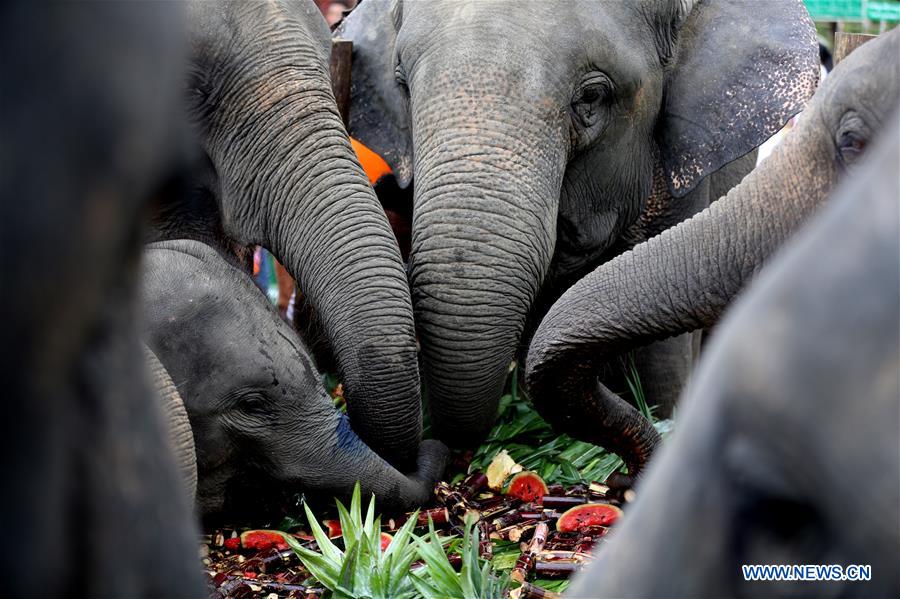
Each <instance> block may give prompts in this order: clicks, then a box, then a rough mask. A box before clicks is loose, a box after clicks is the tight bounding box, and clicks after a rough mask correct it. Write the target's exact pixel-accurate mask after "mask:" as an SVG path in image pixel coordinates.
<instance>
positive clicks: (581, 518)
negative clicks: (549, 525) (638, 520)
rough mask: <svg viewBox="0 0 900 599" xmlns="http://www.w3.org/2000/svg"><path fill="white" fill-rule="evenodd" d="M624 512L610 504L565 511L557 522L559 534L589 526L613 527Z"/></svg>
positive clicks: (580, 506) (583, 506)
mask: <svg viewBox="0 0 900 599" xmlns="http://www.w3.org/2000/svg"><path fill="white" fill-rule="evenodd" d="M621 515H622V510H620V509H619V508H617V507H616V506H614V505H609V504H608V503H585V504H583V505H576V506H575V507H573V508H571V509H569V510H567V511H565V512H564V513H563V515H562V516H560V517H559V520H557V521H556V530H558V531H559V532H575V531H578V530H582V529H585V528H587V527H589V526H611V525H612V524H613V523H614V522H615V521H616V520H618V519H619V516H621Z"/></svg>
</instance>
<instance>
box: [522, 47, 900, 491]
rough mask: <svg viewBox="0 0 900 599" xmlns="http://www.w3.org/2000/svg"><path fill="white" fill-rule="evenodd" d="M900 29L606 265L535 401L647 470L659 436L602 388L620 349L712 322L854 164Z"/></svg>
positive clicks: (537, 343) (543, 351)
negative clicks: (754, 154) (750, 164)
mask: <svg viewBox="0 0 900 599" xmlns="http://www.w3.org/2000/svg"><path fill="white" fill-rule="evenodd" d="M898 51H900V31H892V32H890V33H888V34H885V35H884V36H882V37H881V38H879V39H876V40H874V41H872V42H869V43H867V44H866V45H864V46H862V47H861V48H859V49H858V50H856V51H855V52H854V53H853V54H851V55H850V56H848V57H847V58H846V60H844V61H843V62H842V63H840V64H839V65H838V66H837V67H836V68H835V69H834V71H833V72H832V73H831V75H830V76H829V77H828V78H827V79H826V80H825V82H824V83H823V85H822V87H821V88H820V89H819V91H818V92H817V93H816V95H815V96H814V97H813V99H812V101H811V102H810V105H809V107H808V108H807V110H806V111H805V112H804V113H803V114H802V115H801V116H800V119H799V123H798V124H797V125H796V126H795V127H794V129H793V130H791V132H790V133H789V134H788V135H786V137H785V139H784V140H783V141H782V143H781V144H780V145H779V146H778V147H777V148H776V149H775V151H774V152H773V153H772V155H771V156H769V157H768V158H767V159H766V160H765V161H764V162H763V163H762V164H760V166H758V167H757V168H756V170H754V171H753V172H752V173H751V174H750V175H749V176H748V177H747V178H745V179H744V180H743V181H742V182H741V184H740V185H738V186H737V187H735V188H734V189H732V190H731V191H730V192H729V193H728V195H727V196H726V197H724V198H722V199H720V200H718V201H716V202H715V203H714V204H712V205H711V206H710V207H709V208H708V209H707V210H705V211H703V212H701V213H700V214H699V215H697V216H695V217H693V218H692V219H691V220H689V221H686V222H684V223H681V224H679V225H678V226H676V227H673V228H671V229H669V230H667V231H665V232H663V233H661V234H660V235H658V236H657V237H654V238H653V239H650V240H649V241H647V242H646V243H643V244H641V245H638V246H636V247H635V248H634V249H633V250H631V251H630V252H628V253H625V254H623V255H621V256H619V257H617V258H616V259H614V260H612V261H610V262H607V263H606V264H603V265H601V266H600V267H598V268H597V269H596V270H595V271H594V272H592V273H591V274H590V275H588V276H586V277H584V278H583V279H582V280H580V281H579V282H578V283H577V284H575V285H573V286H572V287H571V288H570V289H569V290H568V291H567V292H566V293H565V294H564V295H563V296H562V297H561V298H560V299H559V301H557V302H556V304H554V306H553V307H552V308H551V310H550V311H549V312H548V313H547V315H546V317H545V318H544V320H543V321H542V322H541V325H540V327H539V328H538V330H537V332H536V333H535V336H534V338H533V340H532V344H531V348H530V351H529V354H528V362H527V373H526V379H527V383H528V388H529V390H530V391H531V397H532V399H533V401H534V404H535V406H536V407H537V409H538V410H539V411H541V412H542V413H543V414H544V415H545V417H547V418H548V419H550V420H551V422H554V423H555V424H556V425H557V426H559V427H560V428H562V429H563V430H567V431H569V432H570V433H572V434H574V435H575V436H578V437H579V438H583V439H587V440H590V441H593V442H595V443H598V444H600V445H603V446H605V447H607V448H609V449H611V450H613V451H616V452H618V453H619V454H620V455H622V456H623V457H624V458H625V461H626V464H627V465H628V469H629V473H630V474H631V475H637V474H638V473H640V471H641V469H642V468H643V466H644V463H645V462H646V461H647V459H648V457H649V455H650V453H651V452H652V451H653V449H654V447H655V445H656V443H657V442H658V437H657V436H656V434H655V431H654V430H653V427H652V426H651V425H650V423H649V422H647V421H646V419H644V418H643V417H642V416H641V415H640V414H639V413H638V412H637V411H636V410H635V409H634V408H632V407H631V406H630V405H629V404H627V403H626V402H624V401H623V400H621V399H619V398H618V397H616V396H614V395H612V394H611V393H609V391H608V390H607V389H606V388H605V387H604V386H603V385H602V384H598V383H596V376H597V366H598V365H599V364H601V363H602V362H603V361H604V360H605V359H608V358H609V357H610V356H614V355H618V354H620V353H622V352H624V351H628V350H630V349H633V348H637V347H640V346H643V345H646V344H647V343H650V342H653V341H657V340H660V339H665V338H667V337H671V336H673V335H678V334H681V333H685V332H689V331H693V330H696V329H701V328H707V327H710V326H712V325H714V324H715V323H716V322H717V320H718V318H719V316H720V315H721V314H722V312H723V310H724V309H725V307H726V306H727V305H728V304H729V302H730V301H731V300H732V299H733V298H734V296H735V295H736V294H737V293H738V292H739V291H740V290H741V289H742V288H743V286H744V285H745V284H746V282H747V281H748V280H749V279H750V278H751V277H752V276H753V275H754V274H755V273H756V272H757V271H758V270H759V268H760V267H761V266H762V265H763V264H764V262H765V261H766V259H767V258H768V257H769V255H771V253H772V252H773V251H774V250H776V249H777V248H778V247H779V246H780V245H781V244H782V243H783V242H784V241H785V239H787V237H788V236H789V235H790V234H792V233H793V232H794V231H795V230H796V228H797V227H798V226H799V225H800V224H801V223H803V222H804V221H805V220H806V219H807V218H808V217H809V215H810V214H812V213H813V212H815V211H816V210H817V209H818V208H819V206H820V205H821V204H822V202H823V201H824V200H825V199H826V198H827V197H828V194H829V193H830V192H831V191H832V190H833V189H834V186H835V185H836V183H837V181H838V179H839V178H840V176H841V174H842V173H843V172H844V171H845V170H847V169H848V168H852V167H853V165H854V164H855V163H856V161H857V160H858V158H859V155H860V154H861V153H862V152H863V150H864V149H865V147H866V144H867V143H868V142H869V141H870V140H871V139H872V138H873V136H874V135H875V134H876V133H877V132H878V131H880V130H881V129H882V128H883V126H884V124H885V123H886V122H887V119H888V117H889V115H890V111H891V110H892V109H893V107H894V105H895V104H896V102H897V98H898V97H900V75H898V73H897V70H896V69H895V68H894V65H895V64H896V56H897V53H898Z"/></svg>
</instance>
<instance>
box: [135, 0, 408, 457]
mask: <svg viewBox="0 0 900 599" xmlns="http://www.w3.org/2000/svg"><path fill="white" fill-rule="evenodd" d="M188 17H189V20H188V22H189V39H190V51H191V52H190V78H189V81H188V90H187V109H188V114H189V116H190V120H191V122H192V124H193V129H194V132H195V135H194V139H192V140H191V142H190V143H191V147H193V148H194V150H195V155H196V156H195V160H194V164H193V166H192V168H190V169H188V170H187V171H186V172H185V173H184V175H183V176H182V177H181V179H180V181H173V184H172V185H171V186H170V193H168V194H166V195H165V196H163V197H162V198H161V200H160V201H159V202H158V204H157V206H156V211H155V215H154V220H153V225H154V226H153V230H152V233H151V235H150V237H149V240H150V241H155V240H165V239H179V238H189V239H196V240H200V241H204V242H206V243H210V244H213V245H215V246H216V247H218V248H219V249H220V250H222V251H223V252H226V253H227V252H229V251H231V250H232V249H234V247H235V246H238V247H243V246H247V245H252V244H258V245H262V246H265V247H266V248H268V249H269V250H271V252H272V254H273V255H274V256H275V257H276V258H277V259H278V261H279V262H281V263H282V264H283V265H284V266H285V268H286V269H287V271H288V272H289V273H290V274H291V275H292V276H293V277H294V278H295V279H296V280H297V282H298V285H299V288H300V289H301V290H302V293H303V298H304V301H305V302H306V303H307V304H308V306H310V307H311V309H312V312H313V315H314V317H315V319H316V323H317V325H316V326H314V327H310V328H311V329H315V330H316V331H317V332H321V333H322V334H323V335H324V337H325V339H324V345H325V346H326V347H327V349H328V350H329V351H328V353H330V354H332V356H333V361H334V363H335V365H336V367H337V371H338V373H339V374H340V376H341V378H342V380H343V383H344V389H345V392H346V397H347V401H348V413H349V415H350V421H351V422H352V424H353V428H354V430H355V431H356V432H357V433H358V434H359V435H360V437H362V439H363V440H364V441H366V443H368V444H369V445H370V446H371V447H372V448H373V449H375V450H376V451H377V452H378V453H379V455H381V456H383V457H384V458H385V459H387V460H388V461H390V462H391V463H392V464H394V465H396V466H397V467H399V468H413V467H415V463H416V456H417V451H418V448H419V441H420V438H421V433H422V422H421V407H420V403H421V398H420V392H419V374H418V364H417V361H416V340H415V335H414V327H413V316H412V304H411V302H410V296H409V287H408V285H407V281H406V274H405V272H404V270H403V264H402V262H401V259H400V253H399V250H398V248H397V243H396V241H395V240H394V238H393V235H392V233H391V230H390V227H389V226H388V222H387V219H386V217H385V215H384V212H383V211H382V209H381V207H380V205H379V203H378V200H377V198H376V197H375V194H374V192H373V191H372V188H371V186H370V185H369V182H368V179H366V176H365V174H364V173H363V171H362V168H361V167H360V166H359V162H358V161H357V159H356V156H355V154H354V152H353V150H352V148H351V146H350V143H349V139H348V137H347V133H346V130H345V129H344V126H343V124H342V122H341V119H340V116H339V114H338V110H337V106H336V104H335V100H334V95H333V93H332V91H331V83H330V76H329V65H328V63H329V55H330V47H331V38H330V33H329V30H328V27H327V26H326V24H325V21H324V20H323V18H322V15H321V14H320V13H319V11H318V9H317V8H316V6H315V4H313V2H312V1H311V0H302V1H299V2H287V1H283V2H282V1H276V2H204V1H195V2H191V3H190V4H189V5H188ZM178 190H186V192H185V193H177V192H178ZM316 341H319V340H316ZM320 345H321V344H320Z"/></svg>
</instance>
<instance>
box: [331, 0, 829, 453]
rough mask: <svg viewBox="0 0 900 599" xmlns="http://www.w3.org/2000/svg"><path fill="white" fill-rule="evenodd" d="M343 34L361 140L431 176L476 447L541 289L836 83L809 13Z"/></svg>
mask: <svg viewBox="0 0 900 599" xmlns="http://www.w3.org/2000/svg"><path fill="white" fill-rule="evenodd" d="M337 35H339V36H341V37H345V38H349V39H351V40H353V43H354V61H353V75H352V89H351V95H352V97H351V102H352V109H351V117H350V118H351V121H350V133H351V135H353V136H354V137H357V138H359V139H360V140H361V141H362V142H363V143H365V144H366V145H367V146H369V147H370V148H372V149H374V150H375V151H377V152H378V153H379V154H381V155H382V156H384V157H385V159H386V160H387V161H388V162H389V163H390V165H391V167H392V169H393V171H394V174H395V175H396V177H397V180H398V182H399V183H400V184H401V185H403V186H405V185H407V184H409V182H410V181H411V180H412V179H414V180H415V192H414V194H415V198H414V211H413V226H412V229H413V230H412V251H411V256H410V264H409V267H408V270H409V277H410V283H411V287H412V297H413V307H414V311H415V317H416V324H417V327H418V331H419V339H420V342H421V346H422V367H423V377H424V383H425V390H426V392H427V395H428V400H429V404H430V407H431V411H432V412H431V413H432V414H433V416H434V417H433V426H434V430H435V431H436V432H437V433H438V434H439V435H440V436H441V438H443V439H444V440H446V441H448V442H452V443H455V444H457V445H459V444H469V443H473V442H477V441H479V440H480V439H481V438H483V436H484V434H486V432H487V431H488V430H489V429H490V426H491V424H492V421H493V419H494V417H495V414H496V409H497V401H498V399H499V396H500V393H501V390H502V387H503V384H504V381H505V378H506V375H507V372H508V367H509V364H510V361H511V360H512V359H513V357H514V355H515V353H516V350H517V348H518V346H519V344H520V343H521V339H522V335H523V331H524V330H525V327H526V320H527V319H528V318H529V314H530V312H531V311H532V310H533V309H534V307H535V305H536V298H537V297H538V294H539V292H543V290H544V289H552V288H554V287H555V286H556V285H558V281H564V280H568V279H569V278H570V277H572V275H573V273H576V272H580V271H582V270H583V269H584V268H585V266H586V265H589V264H594V263H596V261H597V260H598V259H599V258H600V256H601V255H602V254H603V253H604V252H605V251H606V250H607V249H608V248H609V247H611V245H612V244H613V242H614V241H615V240H616V238H617V237H618V236H619V235H620V234H622V233H623V232H624V231H625V230H626V228H627V227H628V226H629V225H630V224H632V223H633V222H634V221H635V219H637V217H638V215H639V214H640V213H641V210H642V207H643V200H644V198H646V197H647V196H648V194H649V192H650V189H651V181H652V178H653V173H654V170H655V165H656V164H659V165H660V169H662V172H663V173H664V178H665V181H666V184H667V186H668V188H669V189H670V190H671V192H672V193H673V194H674V195H676V196H683V195H685V194H687V193H688V192H689V191H691V189H692V188H693V187H694V186H695V185H696V184H697V182H698V181H699V180H701V179H702V178H703V177H704V176H706V175H707V174H709V173H711V172H713V171H715V170H717V169H718V168H720V167H721V166H722V165H724V164H726V163H728V162H730V161H732V160H734V159H736V158H738V157H740V156H742V155H744V154H746V153H747V152H748V151H750V150H751V149H753V148H755V147H756V146H757V145H758V144H760V143H762V141H764V140H765V139H766V138H767V137H768V136H769V135H770V134H771V133H773V132H774V131H776V130H777V129H778V128H779V127H780V126H781V125H782V123H783V122H784V121H785V120H786V119H787V118H788V117H790V116H791V115H792V114H794V113H795V112H797V111H798V110H799V109H800V107H801V106H802V105H803V103H804V102H805V101H806V99H807V98H808V97H809V96H810V95H811V93H812V90H813V89H814V87H815V84H816V81H817V78H818V75H817V73H818V71H817V44H816V38H815V34H814V29H813V27H812V25H811V23H810V22H809V19H808V16H807V15H806V12H805V9H804V8H803V5H802V4H801V3H800V2H799V0H791V1H787V2H777V3H771V5H767V8H766V10H765V11H759V10H758V3H756V2H750V1H747V2H683V1H675V0H673V1H646V2H578V1H575V2H468V1H463V0H459V1H448V2H443V1H442V2H427V1H419V2H404V1H403V0H393V1H391V0H384V1H379V0H366V1H365V2H363V3H362V4H361V5H360V6H359V8H357V9H356V10H355V11H354V12H353V13H351V14H350V15H349V17H348V18H347V19H346V20H345V21H344V24H343V25H342V26H341V27H340V28H339V30H338V32H337ZM674 201H677V200H674Z"/></svg>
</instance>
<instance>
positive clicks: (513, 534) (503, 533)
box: [488, 520, 538, 543]
mask: <svg viewBox="0 0 900 599" xmlns="http://www.w3.org/2000/svg"><path fill="white" fill-rule="evenodd" d="M537 523H538V521H537V520H526V521H523V522H519V523H518V524H513V525H512V526H507V527H506V528H503V529H500V530H495V531H493V532H490V533H488V536H489V537H490V538H492V539H500V540H503V541H512V542H514V543H516V542H518V541H519V540H520V539H521V538H522V536H523V535H525V534H526V533H527V532H529V531H531V530H533V529H534V527H536V526H537Z"/></svg>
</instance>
